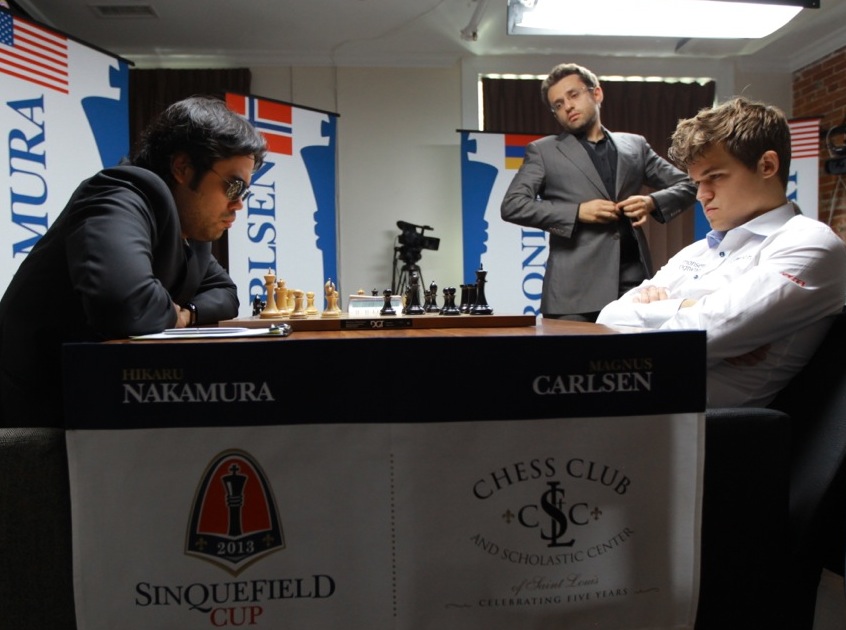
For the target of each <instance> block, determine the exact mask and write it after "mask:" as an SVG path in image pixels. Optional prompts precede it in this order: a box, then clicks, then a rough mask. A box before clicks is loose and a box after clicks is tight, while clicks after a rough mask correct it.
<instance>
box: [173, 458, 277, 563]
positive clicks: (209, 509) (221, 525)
mask: <svg viewBox="0 0 846 630" xmlns="http://www.w3.org/2000/svg"><path fill="white" fill-rule="evenodd" d="M284 548H285V537H284V535H283V533H282V525H281V523H280V520H279V513H278V511H277V509H276V501H275V499H274V498H273V491H272V489H271V487H270V483H269V482H268V480H267V476H266V475H265V474H264V471H263V470H262V469H261V466H259V464H258V462H256V461H255V459H254V458H253V457H252V456H251V455H249V454H248V453H246V452H244V451H241V450H236V449H233V450H227V451H224V452H222V453H220V454H219V455H217V456H216V457H215V458H214V459H213V460H212V462H211V463H210V464H209V466H208V467H207V468H206V471H205V473H204V474H203V477H202V480H201V481H200V484H199V486H198V487H197V492H196V494H195V496H194V503H193V506H192V508H191V518H190V521H189V524H188V535H187V536H186V543H185V553H186V554H188V555H192V556H197V557H199V558H203V559H204V560H208V561H210V562H213V563H214V564H217V565H219V566H221V567H223V568H224V569H226V570H227V571H228V572H229V573H231V574H232V575H233V576H236V575H238V574H239V573H241V571H243V570H244V569H245V568H247V567H248V566H249V565H251V564H252V563H254V562H256V561H257V560H259V559H260V558H263V557H264V556H266V555H268V554H270V553H272V552H274V551H278V550H279V549H284Z"/></svg>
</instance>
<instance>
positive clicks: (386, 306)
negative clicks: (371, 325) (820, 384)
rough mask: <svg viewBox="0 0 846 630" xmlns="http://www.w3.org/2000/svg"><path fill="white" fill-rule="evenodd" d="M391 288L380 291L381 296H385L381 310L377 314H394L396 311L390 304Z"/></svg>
mask: <svg viewBox="0 0 846 630" xmlns="http://www.w3.org/2000/svg"><path fill="white" fill-rule="evenodd" d="M391 295H392V293H391V290H390V289H385V290H384V291H382V296H383V297H384V298H385V303H384V304H383V305H382V310H381V311H379V315H388V316H391V315H396V314H397V312H396V311H395V310H394V306H393V304H391Z"/></svg>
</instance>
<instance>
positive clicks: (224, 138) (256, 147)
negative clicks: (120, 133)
mask: <svg viewBox="0 0 846 630" xmlns="http://www.w3.org/2000/svg"><path fill="white" fill-rule="evenodd" d="M180 152H185V153H186V154H187V155H188V157H189V159H190V160H191V164H192V166H193V167H194V170H195V176H194V181H195V182H197V181H199V180H200V179H201V178H202V177H203V176H204V175H205V174H206V172H208V171H209V170H210V169H211V167H212V165H213V164H214V163H215V162H217V161H218V160H225V159H227V158H231V157H236V156H241V155H250V156H252V157H253V158H254V159H255V166H254V170H258V168H259V167H260V166H261V165H262V163H263V162H264V156H265V155H266V153H267V144H266V142H265V140H264V138H263V137H262V135H261V133H259V132H258V131H257V130H256V128H255V127H253V125H252V124H250V122H249V121H248V120H247V119H245V118H244V117H243V116H241V115H239V114H236V113H235V112H233V111H232V110H231V109H229V107H227V105H226V103H225V102H224V101H222V100H221V99H219V98H215V97H211V96H191V97H189V98H186V99H183V100H181V101H178V102H176V103H173V104H172V105H169V106H168V107H167V108H166V109H165V110H164V111H163V112H162V113H161V114H159V116H158V117H157V118H156V119H155V120H154V121H153V122H152V123H151V124H150V125H149V126H148V127H147V128H146V130H145V131H144V133H143V135H142V137H141V140H140V142H139V144H138V147H137V149H136V151H135V154H134V155H133V157H132V159H131V162H132V164H134V165H136V166H141V167H143V168H146V169H149V170H151V171H153V172H154V173H156V174H157V175H158V176H159V177H161V178H162V179H164V180H165V181H166V182H168V183H171V182H172V181H173V177H172V176H171V172H170V167H171V159H172V158H173V156H174V155H176V154H177V153H180Z"/></svg>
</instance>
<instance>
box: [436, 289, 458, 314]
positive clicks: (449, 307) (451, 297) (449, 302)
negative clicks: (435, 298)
mask: <svg viewBox="0 0 846 630" xmlns="http://www.w3.org/2000/svg"><path fill="white" fill-rule="evenodd" d="M440 314H441V315H461V310H460V309H459V308H458V307H457V306H456V305H455V287H447V288H445V289H444V305H443V307H442V308H441V310H440Z"/></svg>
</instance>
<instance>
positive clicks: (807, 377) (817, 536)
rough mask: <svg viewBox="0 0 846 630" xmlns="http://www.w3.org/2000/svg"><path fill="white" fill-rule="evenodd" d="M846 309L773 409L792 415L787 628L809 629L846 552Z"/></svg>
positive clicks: (840, 572) (774, 403)
mask: <svg viewBox="0 0 846 630" xmlns="http://www.w3.org/2000/svg"><path fill="white" fill-rule="evenodd" d="M844 349H846V312H844V313H840V314H839V315H837V317H836V318H835V320H834V322H833V324H832V327H831V329H830V330H829V332H828V334H827V335H826V337H825V340H824V341H823V344H822V345H821V346H820V348H819V350H817V352H816V353H815V354H814V356H813V358H812V359H811V361H810V362H809V363H808V365H806V366H805V368H804V369H803V370H802V372H800V373H799V374H798V375H797V376H796V377H795V378H794V379H793V380H792V381H791V382H790V384H789V385H788V386H787V387H786V388H785V389H784V390H783V391H782V392H781V393H780V394H779V395H778V397H777V398H776V400H775V401H774V402H773V404H772V405H771V407H772V408H773V409H778V410H781V411H783V412H785V413H787V414H788V415H790V417H791V423H792V438H791V462H790V503H789V509H790V520H789V525H790V528H789V537H788V539H787V541H786V542H787V543H788V544H786V545H785V556H784V557H785V560H789V562H790V564H789V565H786V566H785V571H784V575H785V577H790V578H791V582H790V588H791V592H790V599H789V602H790V603H791V610H792V619H791V625H790V628H792V629H793V630H804V629H810V628H812V627H813V621H814V608H815V605H816V596H817V588H818V586H819V581H820V576H821V574H822V570H823V568H826V569H829V570H831V571H834V572H835V573H838V574H839V575H843V572H844V550H846V466H844V461H846V362H844V361H843V350H844Z"/></svg>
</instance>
